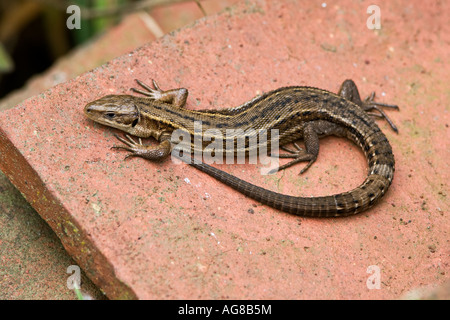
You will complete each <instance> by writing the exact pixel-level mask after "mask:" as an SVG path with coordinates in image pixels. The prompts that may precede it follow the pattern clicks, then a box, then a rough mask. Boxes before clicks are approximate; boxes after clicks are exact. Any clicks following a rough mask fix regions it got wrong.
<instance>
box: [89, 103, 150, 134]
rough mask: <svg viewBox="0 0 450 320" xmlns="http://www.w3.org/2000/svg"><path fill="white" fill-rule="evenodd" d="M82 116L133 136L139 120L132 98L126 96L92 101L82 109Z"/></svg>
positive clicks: (137, 109) (138, 112) (137, 110)
mask: <svg viewBox="0 0 450 320" xmlns="http://www.w3.org/2000/svg"><path fill="white" fill-rule="evenodd" d="M84 114H85V115H86V117H88V118H89V119H91V120H93V121H95V122H97V123H101V124H103V125H106V126H108V127H113V128H116V129H120V130H122V131H125V132H127V133H130V134H134V132H135V131H136V129H137V128H136V126H137V125H138V124H139V120H140V118H141V116H140V111H139V108H138V107H137V106H136V104H135V103H134V100H133V97H132V96H127V95H108V96H104V97H103V98H100V99H98V100H95V101H92V102H90V103H88V104H87V105H86V106H85V107H84ZM135 128H136V129H135Z"/></svg>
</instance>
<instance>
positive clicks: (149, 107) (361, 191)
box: [84, 80, 398, 217]
mask: <svg viewBox="0 0 450 320" xmlns="http://www.w3.org/2000/svg"><path fill="white" fill-rule="evenodd" d="M137 82H138V83H139V85H141V86H142V87H143V88H144V89H145V91H144V90H138V89H132V90H134V91H135V92H138V93H141V94H143V95H146V96H147V97H145V98H144V97H137V96H131V95H108V96H105V97H103V98H101V99H98V100H96V101H93V102H90V103H88V104H87V105H86V107H85V108H84V113H85V115H86V116H87V117H88V118H89V119H91V120H93V121H95V122H98V123H101V124H104V125H107V126H110V127H114V128H117V129H120V130H122V131H124V132H126V133H128V134H131V135H134V136H137V137H139V141H138V142H137V141H135V140H133V139H132V138H131V137H130V136H129V135H126V139H125V138H121V137H119V136H117V135H116V137H117V138H118V139H119V140H120V141H121V142H123V143H124V144H125V146H114V147H113V148H117V149H124V150H127V151H129V152H130V154H128V155H127V157H126V158H128V157H131V156H137V157H142V158H146V159H149V160H153V161H155V160H162V159H165V158H166V157H167V156H169V155H170V154H171V152H172V150H173V149H174V143H173V142H171V135H172V133H173V132H174V131H175V130H181V132H184V133H186V134H187V135H189V136H190V137H191V138H192V139H191V140H190V141H191V144H192V145H191V147H192V149H191V152H192V151H198V150H197V149H199V148H200V149H202V150H203V149H204V148H205V146H206V145H207V143H206V142H205V141H211V140H212V139H215V138H219V135H221V136H226V130H227V129H242V130H243V131H244V132H245V131H246V130H248V129H255V130H256V131H258V130H267V131H268V132H269V136H270V132H271V130H273V129H276V130H278V133H279V137H278V139H279V140H278V143H279V145H280V147H281V148H282V149H283V150H286V151H287V153H284V154H280V155H279V156H280V157H282V158H293V160H292V161H290V162H288V163H287V164H285V165H282V166H280V167H279V168H278V169H279V170H283V169H286V168H288V167H290V166H292V165H293V164H295V163H298V162H308V163H307V165H306V166H305V167H304V168H303V170H302V171H301V173H303V172H305V171H306V170H307V169H308V168H309V167H310V166H311V165H312V164H313V163H314V161H315V160H316V159H317V156H318V153H319V138H320V137H323V136H327V135H336V136H341V137H346V138H348V139H350V140H351V141H353V142H354V143H356V144H357V145H359V146H360V147H361V149H362V150H363V152H364V154H365V156H366V158H367V161H368V164H369V172H368V176H367V178H366V180H365V181H364V182H363V183H362V184H361V185H360V186H359V187H357V188H355V189H353V190H351V191H348V192H343V193H339V194H335V195H330V196H322V197H295V196H289V195H284V194H280V193H276V192H273V191H269V190H267V189H264V188H261V187H258V186H255V185H253V184H251V183H248V182H246V181H243V180H241V179H239V178H237V177H235V176H233V175H230V174H228V173H226V172H224V171H222V170H219V169H217V168H214V167H212V166H210V165H208V164H206V163H203V162H201V161H189V164H190V165H191V166H193V167H195V168H197V169H199V170H201V171H203V172H205V173H207V174H209V175H211V176H212V177H214V178H216V179H217V180H219V181H221V182H223V183H225V184H227V185H229V186H230V187H232V188H234V189H236V190H238V191H239V192H241V193H243V194H245V195H247V196H249V197H251V198H253V199H255V200H257V201H260V202H262V203H264V204H267V205H269V206H271V207H273V208H276V209H279V210H282V211H285V212H289V213H292V214H296V215H300V216H311V217H335V216H347V215H351V214H355V213H359V212H361V211H363V210H366V209H368V208H370V207H371V206H372V205H374V204H375V203H376V202H377V201H378V200H379V199H380V198H381V197H382V196H383V195H384V194H385V193H386V191H387V190H388V188H389V186H390V184H391V182H392V179H393V176H394V155H393V153H392V148H391V146H390V144H389V142H388V140H387V138H386V136H385V135H384V134H383V132H381V130H380V129H379V127H378V126H377V124H376V123H375V122H374V121H373V119H372V117H380V118H384V119H386V120H387V121H388V123H389V124H390V126H391V127H392V129H393V130H394V131H395V132H398V130H397V128H396V127H395V125H394V124H393V123H392V121H391V120H390V119H389V118H388V117H387V115H386V114H385V113H384V112H383V110H382V109H381V108H380V107H389V108H396V109H398V107H397V106H395V105H389V104H382V103H378V102H375V101H373V99H374V93H372V95H371V96H369V97H368V98H366V100H364V101H362V100H361V98H360V95H359V92H358V89H357V87H356V85H355V83H354V82H353V81H352V80H346V81H344V83H343V84H342V86H341V88H340V90H339V93H338V94H334V93H332V92H329V91H326V90H322V89H318V88H313V87H283V88H279V89H276V90H274V91H271V92H267V93H265V94H262V95H261V96H258V97H256V98H254V99H252V100H250V101H249V102H246V103H244V104H242V105H240V106H238V107H234V108H225V109H221V110H189V109H185V108H184V106H185V103H186V99H187V96H188V91H187V90H186V89H184V88H180V89H172V90H167V91H163V90H161V89H160V88H159V86H158V85H157V83H156V82H155V81H153V84H154V87H155V89H153V88H150V87H149V86H147V85H145V84H144V83H142V82H140V81H138V80H137ZM373 110H375V111H378V113H373V112H368V111H373ZM195 121H201V124H202V129H201V130H200V131H198V130H196V129H195ZM211 129H214V130H211ZM211 132H213V133H211ZM214 132H217V133H216V135H215V134H214ZM148 137H153V138H155V139H156V140H158V141H159V142H160V144H159V145H158V146H156V147H153V146H148V145H143V144H142V141H141V139H140V138H148ZM198 138H206V139H203V140H202V141H203V142H202V143H201V144H200V145H199V144H195V143H194V141H195V139H198ZM238 138H239V137H234V138H233V139H235V140H234V141H233V146H234V148H232V150H231V151H228V152H233V153H234V154H236V153H238V152H244V153H245V154H247V155H248V154H249V153H250V152H251V151H252V148H256V147H260V146H255V145H254V144H251V143H248V142H246V143H244V144H241V145H239V144H238V143H237V139H238ZM299 139H303V140H304V144H305V149H302V148H300V147H298V145H297V144H296V143H295V141H297V140H299ZM246 141H248V140H246ZM271 141H272V140H271V139H270V137H269V138H268V139H267V142H266V145H265V147H266V148H269V149H270V146H271V143H272V142H271ZM289 143H293V144H294V147H295V149H294V150H292V149H289V148H286V147H285V146H286V145H287V144H289ZM200 151H201V150H200ZM215 151H216V152H217V151H223V152H225V153H226V152H227V150H226V144H225V141H224V142H223V144H222V145H220V146H219V147H218V148H217V145H216V150H215Z"/></svg>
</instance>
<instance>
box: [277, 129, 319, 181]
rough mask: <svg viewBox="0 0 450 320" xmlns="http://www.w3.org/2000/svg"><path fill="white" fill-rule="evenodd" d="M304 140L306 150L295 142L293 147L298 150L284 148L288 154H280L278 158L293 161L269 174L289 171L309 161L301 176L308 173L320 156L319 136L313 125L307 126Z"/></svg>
mask: <svg viewBox="0 0 450 320" xmlns="http://www.w3.org/2000/svg"><path fill="white" fill-rule="evenodd" d="M303 140H304V142H305V149H302V148H300V147H299V146H298V145H297V144H296V143H295V142H294V143H293V145H294V147H295V149H296V150H291V149H288V148H286V147H284V146H282V147H281V149H282V150H284V151H287V152H288V153H282V154H279V155H278V157H280V158H293V160H291V161H290V162H288V163H286V164H283V165H281V166H279V167H278V168H275V169H272V170H271V171H270V172H269V173H275V172H277V171H280V170H284V169H287V168H289V167H291V166H293V165H294V164H297V163H299V162H306V161H308V163H307V164H306V166H305V167H304V168H303V169H302V170H301V171H300V173H299V174H302V173H304V172H306V170H308V169H309V168H310V167H311V166H312V164H313V163H314V162H315V161H316V159H317V156H318V154H319V135H318V134H317V132H316V130H315V127H314V124H313V123H309V124H306V125H305V128H304V129H303Z"/></svg>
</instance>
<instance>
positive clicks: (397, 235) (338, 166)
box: [0, 1, 450, 299]
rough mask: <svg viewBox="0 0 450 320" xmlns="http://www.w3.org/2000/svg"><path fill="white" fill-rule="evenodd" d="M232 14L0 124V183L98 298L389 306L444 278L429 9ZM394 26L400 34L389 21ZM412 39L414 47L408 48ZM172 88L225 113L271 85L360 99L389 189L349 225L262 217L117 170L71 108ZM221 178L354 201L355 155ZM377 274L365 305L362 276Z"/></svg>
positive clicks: (442, 92) (441, 71)
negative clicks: (132, 90)
mask: <svg viewBox="0 0 450 320" xmlns="http://www.w3.org/2000/svg"><path fill="white" fill-rule="evenodd" d="M368 5H369V3H361V2H357V1H343V2H342V3H340V4H339V5H330V6H326V7H323V6H321V5H320V4H318V3H311V2H307V1H299V2H291V1H277V2H272V1H266V2H264V1H256V2H243V3H240V4H239V5H238V6H235V7H234V8H233V9H232V10H228V11H227V12H225V13H222V14H219V15H217V16H212V17H208V18H206V19H202V20H199V21H198V22H197V23H196V24H195V25H193V26H190V27H188V28H184V29H182V30H179V31H178V32H175V33H173V34H171V35H168V36H165V37H163V38H162V39H161V40H159V41H157V42H155V43H152V44H149V45H147V46H144V47H141V48H140V49H138V50H136V51H134V52H132V53H130V54H127V55H125V56H122V57H119V58H117V59H114V60H112V61H110V62H109V63H108V64H107V65H104V66H102V67H100V68H97V69H95V70H94V71H92V72H89V73H86V74H84V75H82V76H80V77H78V78H77V79H75V80H72V81H69V82H66V83H64V84H61V85H58V86H56V87H53V88H52V89H50V90H48V91H46V92H44V93H42V94H40V95H38V96H35V97H33V98H31V99H28V100H26V101H25V102H23V103H21V104H19V105H18V106H17V107H16V108H14V109H12V110H8V111H6V112H3V113H1V114H0V168H1V169H2V171H4V172H5V173H6V174H7V175H8V177H9V178H10V180H11V181H12V182H13V183H14V184H15V185H16V186H17V187H18V188H19V190H20V191H21V192H22V193H23V194H24V195H25V196H26V198H27V200H28V201H29V202H30V203H31V204H32V205H33V206H34V207H35V208H36V210H37V211H38V212H39V213H40V214H41V215H42V217H43V218H44V219H45V220H46V221H47V222H48V223H49V225H50V226H51V227H52V228H53V229H54V230H55V232H56V234H57V235H58V236H59V237H60V238H61V241H62V242H63V244H64V246H65V248H66V250H67V251H68V252H69V253H70V254H71V255H72V256H73V257H74V259H75V260H76V261H77V263H79V264H80V265H81V266H82V267H83V268H84V270H85V271H86V274H87V275H88V276H89V277H90V278H91V279H92V280H93V281H94V282H95V283H96V284H97V285H98V286H100V288H102V289H103V290H104V291H105V292H106V294H107V295H108V296H109V297H111V298H134V297H138V298H159V299H161V298H268V299H271V298H281V299H283V298H290V299H292V298H377V299H379V298H395V297H398V296H400V295H402V294H404V293H405V292H407V291H409V290H411V289H414V288H416V287H418V286H422V285H437V284H439V283H442V282H444V280H445V278H446V277H448V266H449V254H448V253H449V244H448V217H447V216H446V215H448V200H447V197H448V195H447V192H448V191H447V190H448V185H447V181H448V178H449V177H448V172H449V170H448V169H449V168H448V161H447V159H448V156H449V154H448V150H449V148H448V147H449V142H448V139H445V137H448V120H449V118H448V110H446V105H448V102H449V101H448V88H447V86H448V82H449V76H448V69H446V65H445V62H446V61H447V60H448V55H449V48H448V43H449V37H450V33H449V30H448V29H449V27H448V25H447V23H446V21H447V20H446V16H445V14H444V13H445V12H448V9H449V8H448V6H449V4H447V3H441V4H435V5H425V4H422V3H421V2H419V1H415V2H414V1H413V2H411V1H408V2H407V1H405V2H403V3H396V4H385V5H383V6H382V7H381V10H382V29H381V30H379V31H372V30H368V29H367V27H366V20H367V17H368V15H367V14H366V9H367V6H368ZM399 17H401V19H399ZM423 30H426V31H423ZM135 78H137V79H142V80H146V81H148V80H149V79H151V78H156V79H157V80H158V81H159V82H160V85H161V86H162V87H163V88H171V87H180V86H186V87H188V88H189V90H190V97H189V99H188V107H189V108H197V109H200V108H211V107H213V108H220V107H224V106H232V105H238V104H240V103H242V102H244V101H246V100H248V99H250V98H252V97H253V96H254V95H255V94H258V93H261V92H263V91H267V90H270V89H274V88H276V87H280V86H285V85H312V86H318V87H321V88H325V89H329V90H332V91H336V90H337V89H338V87H339V84H340V82H342V81H343V80H344V79H346V78H352V79H354V80H355V81H356V82H357V84H358V85H359V87H360V89H361V91H362V92H363V94H366V93H368V92H370V91H373V90H375V91H377V93H378V96H379V99H380V100H382V101H386V102H389V103H396V104H399V105H400V107H401V111H400V112H392V113H391V114H390V116H391V117H392V119H393V120H394V121H395V122H396V123H397V124H398V126H399V129H400V134H399V135H396V134H394V133H393V132H392V131H390V130H389V128H388V126H387V125H386V124H385V123H380V126H381V128H382V129H383V130H384V131H385V133H386V135H387V136H388V138H389V140H390V141H391V144H392V146H393V149H394V153H395V156H396V162H397V171H396V176H395V178H394V183H393V185H392V187H391V189H390V191H389V192H388V194H387V195H386V197H385V198H384V199H383V200H382V202H381V203H380V204H378V205H377V206H376V207H375V208H373V209H372V210H370V211H368V212H367V213H364V214H361V215H359V216H355V217H350V218H344V219H334V220H317V219H303V218H298V217H295V216H290V215H287V214H284V213H280V212H278V211H276V210H273V209H271V208H268V207H266V206H263V205H260V204H258V203H256V202H255V201H253V200H250V199H248V198H246V197H245V196H243V195H241V194H239V193H237V192H235V191H233V190H231V189H230V188H228V187H226V186H224V185H222V184H220V183H218V182H216V181H215V180H213V179H212V178H210V177H207V176H205V175H204V174H202V173H201V172H197V171H195V170H194V169H192V168H190V167H187V166H185V165H183V164H181V165H175V164H173V163H172V162H171V161H170V160H168V161H165V162H163V163H160V164H154V163H150V162H147V161H145V160H143V159H132V160H127V161H125V162H124V161H123V157H124V154H123V153H120V152H116V151H114V150H110V149H109V147H110V146H111V145H113V144H115V143H116V140H115V138H114V137H113V136H112V133H113V132H114V131H113V130H111V129H108V128H105V127H103V126H100V125H94V124H93V123H92V122H90V121H88V120H87V119H85V118H84V116H83V114H82V109H83V107H84V105H85V104H86V103H87V102H89V101H91V100H94V99H96V98H98V97H100V96H102V95H106V94H113V93H117V94H123V93H128V92H129V91H128V88H129V87H132V86H135V84H134V82H133V79H135ZM220 167H221V168H222V169H224V170H226V171H228V172H231V173H233V174H235V175H238V176H239V177H242V178H244V179H246V180H249V181H252V182H254V183H257V184H259V185H262V186H265V187H267V188H270V189H272V190H276V191H279V192H284V193H288V194H298V195H306V196H309V195H322V194H328V193H335V192H341V191H344V190H348V189H350V188H352V187H355V186H357V185H358V184H359V183H361V182H362V181H363V179H364V175H365V171H366V165H365V160H364V157H363V155H362V153H361V152H360V151H359V150H358V148H357V147H356V146H353V145H352V144H351V143H348V142H347V141H345V140H342V139H336V138H327V139H325V140H324V141H323V143H322V144H321V154H320V156H319V159H318V161H317V162H316V164H315V165H314V166H313V167H312V168H311V169H310V170H309V171H308V172H307V173H306V174H305V175H303V176H298V175H297V172H298V170H300V169H299V167H295V168H292V169H290V170H289V171H286V172H281V173H278V174H277V175H276V176H261V175H259V174H256V172H259V171H258V169H257V168H255V167H253V166H251V165H239V166H238V165H233V166H226V165H221V166H220ZM373 265H375V266H377V267H379V268H380V271H381V281H382V282H381V289H380V290H370V289H368V288H367V285H366V280H367V278H368V277H369V274H368V273H367V269H368V267H369V266H373Z"/></svg>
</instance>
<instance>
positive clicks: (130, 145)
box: [111, 134, 172, 161]
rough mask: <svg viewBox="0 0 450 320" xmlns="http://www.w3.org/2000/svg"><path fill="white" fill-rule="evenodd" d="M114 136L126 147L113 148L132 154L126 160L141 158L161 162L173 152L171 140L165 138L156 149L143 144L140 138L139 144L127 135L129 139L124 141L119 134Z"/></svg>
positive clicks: (113, 147)
mask: <svg viewBox="0 0 450 320" xmlns="http://www.w3.org/2000/svg"><path fill="white" fill-rule="evenodd" d="M114 136H115V137H116V138H117V139H118V140H119V141H121V142H123V143H124V144H125V145H126V146H112V147H111V148H112V149H121V150H126V151H129V152H130V153H129V154H127V155H126V156H125V159H128V158H130V157H141V158H144V159H147V160H151V161H161V160H164V159H165V158H167V156H168V155H169V154H170V152H171V151H172V145H171V143H170V139H169V138H166V137H165V136H163V137H162V139H161V142H160V144H159V145H158V146H156V147H153V146H149V145H144V144H142V140H141V138H139V142H137V141H134V140H133V138H131V137H130V136H129V135H127V134H126V135H125V137H126V138H127V139H124V138H122V137H120V136H118V135H117V134H114Z"/></svg>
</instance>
